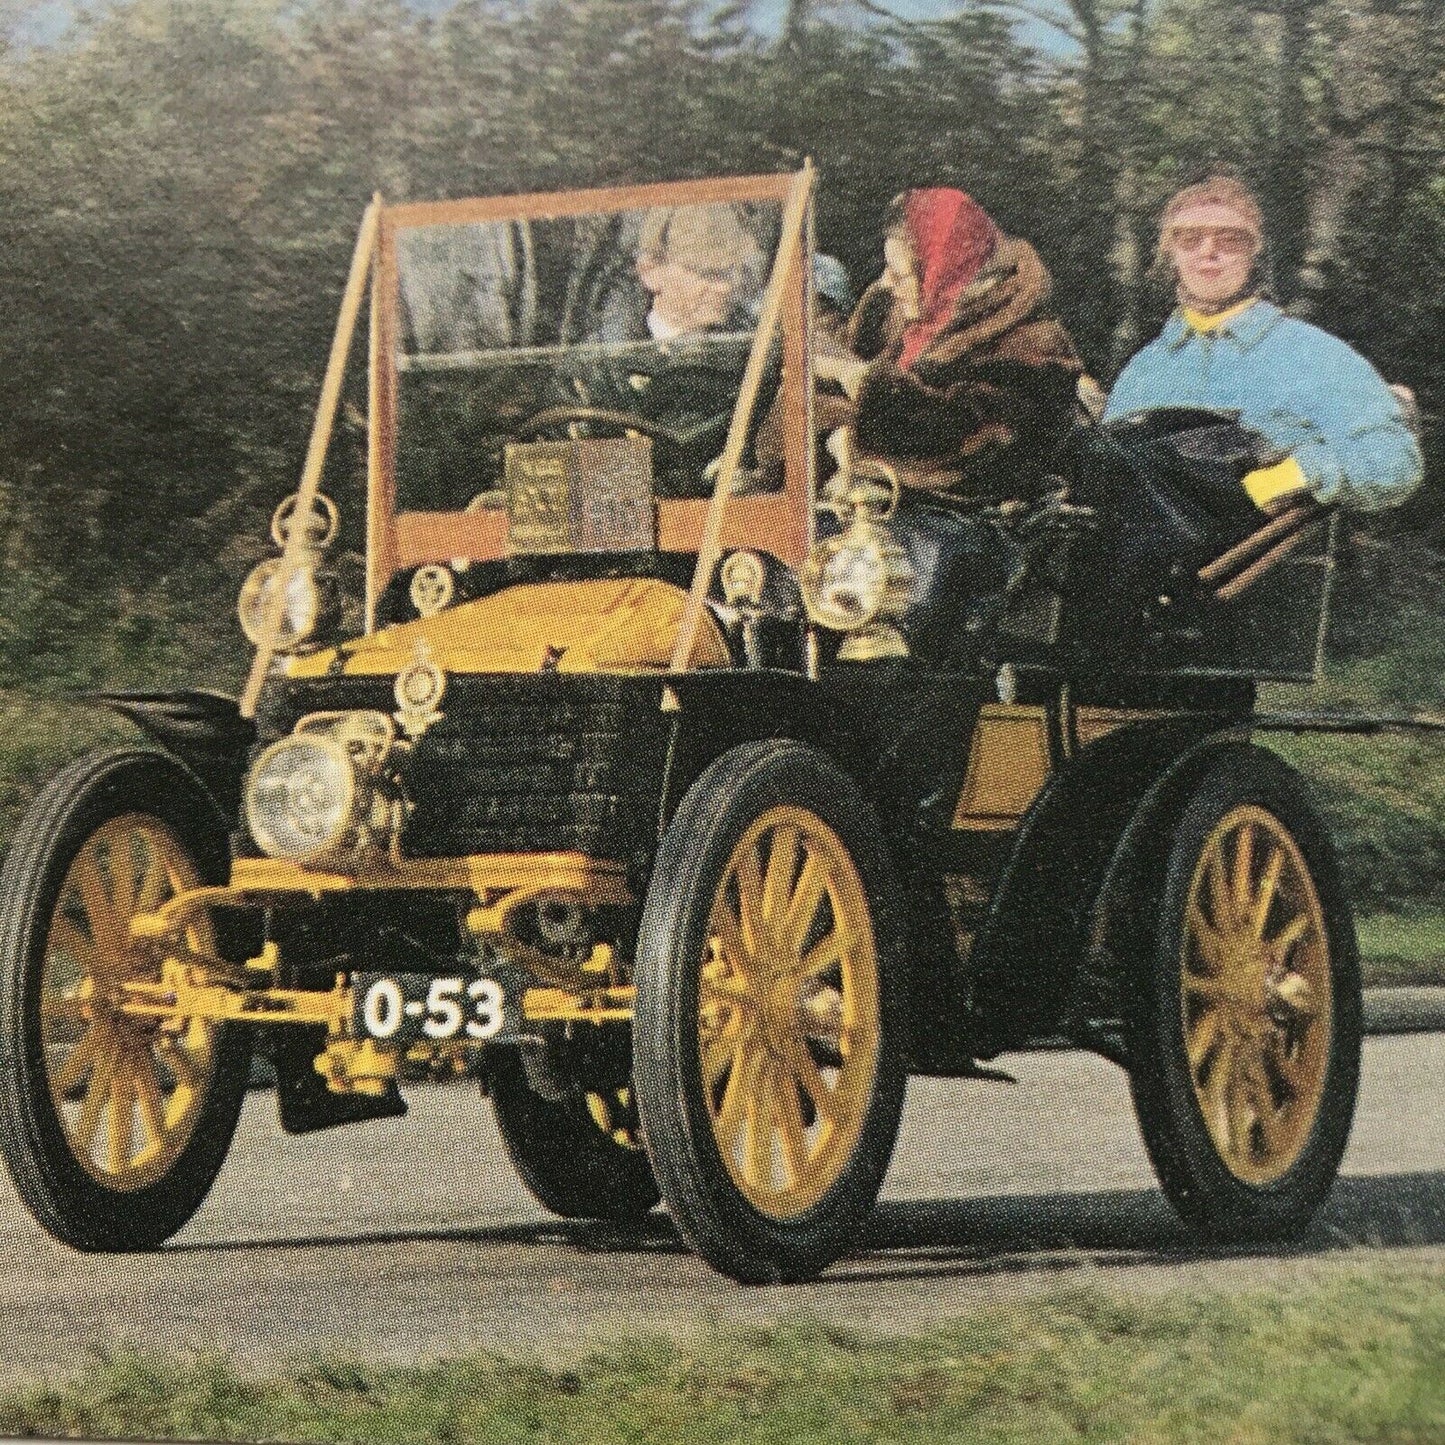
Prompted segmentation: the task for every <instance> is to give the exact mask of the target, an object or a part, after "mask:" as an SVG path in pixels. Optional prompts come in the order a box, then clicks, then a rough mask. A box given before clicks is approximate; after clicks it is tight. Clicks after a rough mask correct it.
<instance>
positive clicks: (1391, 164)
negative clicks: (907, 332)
mask: <svg viewBox="0 0 1445 1445" xmlns="http://www.w3.org/2000/svg"><path fill="white" fill-rule="evenodd" d="M923 10H927V12H928V13H929V14H930V15H931V16H932V17H933V18H930V19H918V18H916V16H917V15H918V14H919V13H920V12H921V11H923ZM42 12H43V13H42ZM53 14H54V4H53V0H52V3H50V4H48V5H39V4H27V3H25V0H0V35H4V36H7V37H10V40H9V43H5V42H3V41H0V558H3V572H0V697H3V708H0V711H3V714H4V716H5V718H6V719H7V720H8V721H7V725H6V727H5V728H4V737H5V739H6V741H5V743H4V752H5V754H6V756H5V757H4V758H0V764H3V765H4V766H3V768H0V771H3V773H4V775H5V778H6V783H5V788H4V790H3V791H0V820H3V817H6V816H8V817H13V814H14V811H15V809H16V808H17V807H18V806H19V805H20V804H21V803H22V802H23V800H24V798H25V797H26V796H27V795H28V793H29V791H30V790H31V788H32V787H33V785H34V783H35V782H36V781H37V780H38V779H39V778H40V777H42V776H43V775H44V773H45V772H46V771H48V770H49V768H50V767H52V766H53V765H54V763H55V762H56V761H57V760H58V758H59V757H60V756H61V755H63V754H64V753H65V752H67V751H70V750H73V749H74V748H75V747H77V746H79V745H81V744H82V743H83V742H85V741H88V740H90V739H91V738H93V737H94V736H97V735H98V734H99V733H100V731H102V730H103V728H104V726H105V725H103V724H101V723H99V722H89V721H78V720H77V715H76V714H75V713H74V712H72V711H71V710H69V709H67V708H66V707H64V706H63V704H62V703H61V702H60V701H58V700H60V699H63V698H64V697H66V696H67V695H68V694H70V693H71V692H72V691H74V690H76V689H79V688H85V687H91V686H97V685H122V684H124V685H144V684H162V683H165V682H180V681H186V682H190V683H194V682H195V681H196V680H197V679H202V680H205V681H207V682H208V683H210V684H211V685H220V686H227V685H234V684H235V683H236V682H237V681H238V679H239V677H240V675H241V672H242V669H243V667H244V664H245V660H246V659H245V655H244V652H243V649H242V647H241V639H240V637H239V633H238V631H237V629H236V627H235V624H234V622H233V620H232V614H231V599H232V598H233V597H234V595H235V592H236V588H237V586H238V584H239V581H240V579H241V577H242V576H243V575H244V573H245V571H246V570H247V569H248V568H249V567H250V566H251V565H252V564H253V563H254V562H255V561H256V560H257V559H258V558H259V557H260V556H262V555H264V554H265V553H266V552H267V551H268V550H269V548H268V546H267V543H266V539H265V521H266V518H267V516H268V515H269V513H270V510H271V509H272V507H273V506H274V505H275V503H276V501H277V500H278V499H279V498H280V497H281V496H282V495H283V494H284V493H285V492H286V491H288V490H290V489H291V487H293V486H294V483H295V478H296V476H297V474H298V473H299V468H300V460H301V456H302V453H303V450H304V447H305V442H306V437H307V434H308V430H309V426H310V419H311V412H312V408H313V406H314V402H315V397H316V393H317V390H318V388H319V383H320V373H321V369H322V367H323V366H324V364H325V357H326V351H327V346H328V343H329V339H330V332H331V327H332V324H333V320H334V315H335V309H336V305H337V300H338V297H339V292H340V288H341V285H342V282H343V279H344V275H345V270H346V265H347V261H348V258H349V255H350V249H351V246H352V242H353V239H354V234H355V227H356V225H357V223H358V221H359V218H360V215H361V211H362V208H363V207H364V205H365V203H366V201H367V199H368V198H369V196H370V195H371V194H372V193H373V192H374V191H378V190H379V191H380V192H382V193H383V195H384V196H385V197H386V198H387V199H388V200H392V201H396V200H403V199H408V198H420V197H437V196H448V195H465V194H475V193H485V192H498V191H511V190H526V189H533V188H542V187H562V186H574V185H588V184H603V183H611V182H626V181H644V180H662V179H673V178H679V177H684V176H695V175H706V174H714V173H718V172H726V171H751V170H777V169H783V168H787V167H792V166H795V165H797V164H798V162H799V161H800V160H801V158H802V157H803V156H804V155H812V156H813V157H814V158H815V160H816V161H817V163H818V165H819V166H820V168H821V172H822V178H823V191H822V199H821V202H820V214H819V239H820V244H821V245H822V247H823V248H824V249H826V250H829V251H832V252H834V253H835V254H837V255H839V256H840V257H842V258H843V259H844V260H845V261H846V262H847V263H848V264H849V266H850V268H851V269H852V272H853V275H854V279H855V281H856V282H860V283H861V282H862V281H864V280H866V279H867V277H868V275H869V274H870V273H871V268H873V267H875V266H876V265H877V264H878V260H879V254H878V253H879V246H880V237H879V218H880V217H881V215H882V212H883V209H884V207H885V205H886V203H887V201H888V199H889V198H890V197H891V196H893V195H894V194H895V193H896V192H898V191H899V190H902V189H904V188H905V187H907V186H909V185H915V184H957V185H961V186H963V187H965V188H966V189H968V190H969V191H971V192H972V193H973V194H975V195H976V196H978V197H979V199H980V200H981V201H982V202H983V203H984V204H985V205H986V206H987V207H988V208H989V209H990V210H992V211H993V212H994V214H995V215H996V216H997V217H998V218H999V219H1000V221H1001V222H1002V223H1003V225H1004V226H1005V227H1006V228H1008V229H1011V230H1014V231H1016V232H1019V233H1021V234H1024V235H1026V236H1028V237H1029V238H1030V239H1032V240H1033V241H1034V242H1035V243H1036V244H1037V245H1038V247H1039V249H1040V251H1041V252H1042V253H1043V255H1044V257H1045V259H1046V260H1047V262H1048V263H1049V264H1050V265H1051V267H1052V268H1053V270H1054V273H1055V276H1056V279H1057V283H1058V297H1059V302H1060V306H1061V309H1062V311H1063V313H1064V315H1065V318H1066V319H1067V321H1068V322H1069V324H1070V326H1071V327H1072V329H1073V330H1074V333H1075V335H1076V337H1077V339H1078V340H1079V342H1080V345H1081V347H1082V349H1083V350H1084V352H1085V355H1086V357H1087V360H1088V362H1089V364H1090V367H1091V369H1092V370H1093V371H1094V373H1095V374H1096V375H1097V376H1098V377H1100V378H1101V379H1102V380H1104V381H1105V382H1107V381H1108V380H1109V379H1110V378H1111V377H1112V375H1113V374H1114V373H1115V372H1116V371H1117V369H1118V367H1119V366H1120V365H1121V364H1122V362H1123V361H1124V360H1125V359H1127V357H1128V355H1129V354H1130V353H1131V352H1132V350H1133V349H1134V348H1135V347H1136V346H1138V345H1139V344H1141V343H1142V342H1143V341H1144V340H1146V339H1147V338H1148V337H1149V336H1150V335H1151V334H1152V333H1153V331H1154V330H1155V329H1156V327H1157V325H1158V324H1159V322H1160V321H1161V320H1162V318H1163V315H1164V314H1165V312H1166V310H1167V308H1168V305H1169V300H1170V298H1169V297H1168V296H1167V295H1165V294H1164V293H1163V292H1162V291H1161V290H1160V289H1159V288H1158V287H1157V285H1156V284H1155V283H1154V282H1152V281H1151V280H1150V278H1149V275H1148V270H1149V265H1150V261H1151V256H1152V245H1153V219H1154V217H1155V216H1156V215H1157V212H1158V208H1159V205H1160V203H1161V202H1162V200H1163V198H1164V197H1165V196H1166V195H1167V194H1168V193H1169V192H1170V190H1171V189H1172V188H1173V187H1175V186H1176V185H1177V184H1179V183H1181V182H1182V181H1184V180H1187V179H1189V178H1191V176H1192V174H1193V173H1194V172H1195V171H1197V170H1198V169H1199V168H1200V167H1202V166H1203V165H1205V164H1207V163H1210V162H1213V161H1216V160H1225V161H1229V162H1232V163H1234V164H1236V165H1238V166H1239V167H1241V168H1242V169H1243V170H1244V172H1245V173H1246V174H1247V175H1248V176H1249V177H1250V178H1251V179H1252V180H1253V181H1254V183H1255V184H1256V185H1257V186H1258V188H1259V189H1260V192H1261V194H1262V196H1263V198H1264V200H1265V209H1266V212H1267V215H1268V217H1269V222H1270V229H1271V235H1272V242H1273V245H1272V264H1273V284H1274V288H1275V292H1276V294H1277V295H1278V297H1279V299H1280V300H1281V301H1282V302H1284V303H1286V304H1288V305H1290V306H1291V307H1292V308H1294V309H1295V310H1297V311H1299V312H1300V313H1301V314H1305V315H1308V316H1310V317H1312V318H1313V319H1315V320H1318V321H1320V322H1321V323H1322V324H1325V325H1327V326H1329V327H1330V328H1331V329H1332V330H1335V331H1337V332H1338V333H1339V334H1341V335H1343V336H1344V337H1346V338H1347V339H1348V340H1349V341H1351V342H1352V343H1354V344H1355V345H1356V346H1358V347H1360V348H1361V349H1362V350H1363V351H1365V353H1366V354H1367V355H1369V356H1370V357H1371V359H1372V360H1374V361H1375V363H1376V364H1377V365H1378V366H1379V368H1380V369H1381V371H1382V372H1384V373H1385V375H1386V376H1387V377H1388V378H1389V379H1390V380H1392V381H1399V382H1405V383H1408V384H1409V385H1411V386H1412V387H1414V388H1415V390H1416V391H1417V393H1418V395H1419V397H1420V400H1421V404H1422V408H1423V411H1424V414H1425V419H1426V446H1427V452H1428V457H1429V463H1430V473H1431V475H1432V476H1433V475H1435V474H1438V472H1439V463H1440V461H1441V450H1442V441H1441V437H1440V432H1439V428H1438V425H1437V418H1438V417H1439V415H1440V413H1441V409H1442V406H1445V351H1442V349H1441V347H1440V345H1439V343H1438V340H1437V337H1438V336H1439V334H1440V330H1441V325H1442V322H1445V288H1441V287H1439V286H1438V285H1437V284H1436V278H1437V277H1438V275H1439V274H1440V269H1441V263H1442V262H1445V178H1442V168H1441V164H1440V162H1441V158H1442V154H1445V7H1442V6H1440V5H1439V4H1438V3H1437V0H953V3H949V0H939V3H937V4H933V5H930V6H926V7H925V6H920V5H918V4H917V3H911V4H910V6H909V10H908V15H909V16H912V17H915V18H907V17H902V18H900V16H898V15H895V14H894V13H893V12H892V11H891V10H890V9H889V8H888V6H887V5H886V4H884V3H882V0H787V3H784V4H781V5H780V4H779V3H778V0H771V3H764V0H758V3H748V0H724V3H710V4H703V3H701V0H455V3H451V4H447V3H445V0H430V3H426V4H423V3H422V0H415V3H414V4H411V5H408V4H404V3H401V0H99V3H94V4H87V5H83V6H80V7H79V8H78V9H77V10H76V11H75V12H74V14H73V16H72V23H71V24H70V25H69V26H68V27H67V28H66V29H65V30H64V31H63V33H61V34H59V35H58V37H56V38H53V39H50V40H48V41H47V43H45V44H34V43H25V42H24V40H23V39H22V37H24V36H26V35H32V36H33V35H34V34H35V33H36V30H37V19H45V18H46V17H48V16H53ZM362 399H363V398H362V396H361V394H360V392H359V390H358V392H357V393H356V394H355V395H354V396H353V397H352V398H351V404H350V406H348V407H346V408H344V409H343V421H342V426H341V428H340V431H339V434H338V437H337V440H336V443H335V444H334V446H333V457H332V462H331V471H332V473H333V475H332V476H331V477H330V478H329V479H328V488H329V489H330V490H332V492H333V494H335V495H337V496H338V497H340V498H343V499H345V498H348V497H353V498H354V497H355V495H356V492H355V490H354V487H355V482H356V473H357V471H358V468H359V465H360V462H361V445H360V444H361V413H360V410H359V406H358V403H360V402H361V400H362ZM1438 497H1439V492H1438V490H1437V485H1436V484H1434V483H1431V484H1429V485H1427V487H1426V488H1425V489H1424V491H1423V492H1422V493H1421V495H1420V496H1419V497H1418V498H1417V499H1416V501H1415V502H1414V503H1412V504H1411V505H1410V506H1409V507H1408V508H1406V509H1404V510H1403V511H1402V512H1400V513H1397V514H1394V515H1392V516H1391V517H1389V518H1386V519H1383V520H1381V521H1374V522H1371V523H1369V524H1359V525H1356V526H1353V527H1352V529H1351V532H1352V535H1351V536H1350V538H1349V539H1348V545H1347V548H1346V552H1347V557H1346V562H1347V565H1346V567H1345V569H1344V572H1343V575H1342V579H1341V588H1340V597H1339V607H1338V609H1337V622H1336V627H1335V632H1334V642H1335V658H1334V663H1333V667H1332V682H1331V684H1330V696H1331V698H1332V700H1335V701H1341V702H1365V703H1371V704H1375V703H1379V702H1382V701H1383V702H1385V703H1387V704H1390V705H1394V704H1399V703H1406V702H1408V703H1425V704H1427V705H1428V704H1433V703H1437V702H1438V701H1439V700H1440V698H1441V694H1442V684H1441V682H1440V677H1441V671H1442V668H1441V664H1442V661H1445V631H1442V629H1441V627H1440V623H1439V615H1438V613H1439V604H1438V597H1439V595H1440V586H1441V582H1442V573H1445V566H1442V559H1441V549H1442V545H1445V524H1442V521H1441V518H1440V516H1439V507H1438ZM356 510H357V509H356V508H355V506H354V505H353V506H352V507H351V508H350V514H351V515H350V517H349V522H350V525H351V526H352V527H353V528H356V527H357V525H358V521H359V519H358V518H357V517H356ZM1295 754H1296V756H1297V758H1298V759H1299V760H1300V761H1301V762H1303V763H1304V764H1305V765H1306V766H1307V767H1309V768H1310V769H1311V771H1312V772H1313V773H1314V774H1315V776H1316V777H1317V779H1318V780H1319V781H1320V783H1321V786H1322V789H1323V792H1324V796H1325V799H1326V802H1327V805H1328V806H1329V807H1330V810H1331V812H1332V813H1333V814H1334V816H1335V820H1336V822H1337V824H1338V825H1339V827H1340V829H1341V832H1342V835H1343V837H1344V841H1345V843H1346V849H1347V859H1348V863H1349V866H1350V870H1351V873H1352V878H1353V882H1354V884H1355V887H1356V892H1357V895H1358V896H1359V897H1360V899H1361V900H1362V902H1363V903H1364V904H1365V905H1366V907H1367V908H1368V909H1370V910H1373V911H1385V910H1400V909H1404V910H1406V911H1409V910H1411V909H1417V908H1420V907H1424V906H1425V905H1426V903H1427V902H1428V901H1429V900H1430V899H1431V897H1432V896H1433V895H1434V894H1435V893H1437V892H1438V891H1439V885H1440V883H1441V882H1442V881H1445V782H1442V771H1441V769H1440V767H1439V763H1440V756H1439V752H1438V750H1437V749H1436V748H1434V747H1433V746H1432V745H1430V744H1428V743H1420V742H1406V743H1389V744H1385V745H1381V746H1371V745H1364V744H1360V743H1358V742H1353V741H1352V742H1350V743H1348V744H1340V743H1329V744H1317V743H1308V744H1301V745H1299V746H1298V747H1297V748H1296V749H1295Z"/></svg>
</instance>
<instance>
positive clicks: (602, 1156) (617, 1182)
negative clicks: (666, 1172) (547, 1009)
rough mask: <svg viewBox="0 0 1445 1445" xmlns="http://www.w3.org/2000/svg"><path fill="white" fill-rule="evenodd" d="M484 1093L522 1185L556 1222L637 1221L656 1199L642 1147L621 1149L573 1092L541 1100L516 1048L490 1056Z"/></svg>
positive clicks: (584, 1101)
mask: <svg viewBox="0 0 1445 1445" xmlns="http://www.w3.org/2000/svg"><path fill="white" fill-rule="evenodd" d="M487 1079H488V1092H489V1093H490V1094H491V1098H492V1106H493V1108H494V1109H495V1111H496V1118H497V1128H498V1129H499V1130H500V1132H501V1135H502V1142H503V1143H504V1144H505V1145H506V1148H507V1153H508V1155H510V1156H511V1160H512V1163H513V1165H514V1166H515V1168H516V1170H517V1173H518V1175H519V1176H520V1177H521V1180H522V1183H523V1184H525V1185H526V1186H527V1188H528V1190H530V1191H531V1194H532V1196H533V1198H535V1199H536V1200H537V1202H538V1203H539V1204H541V1205H542V1207H543V1208H544V1209H549V1210H551V1212H552V1213H553V1214H556V1215H560V1216H561V1217H562V1218H563V1219H605V1220H611V1221H613V1222H615V1223H625V1222H627V1221H629V1220H637V1219H641V1218H643V1217H644V1216H646V1215H647V1214H648V1213H650V1212H651V1211H652V1210H653V1209H655V1208H656V1207H657V1202H658V1199H659V1198H660V1197H661V1196H660V1195H659V1194H658V1190H657V1181H656V1180H655V1179H654V1178H653V1177H652V1164H651V1162H650V1161H649V1159H648V1157H647V1153H646V1151H645V1150H644V1149H642V1148H641V1147H638V1148H635V1149H633V1148H628V1147H627V1146H626V1145H624V1144H619V1143H617V1142H616V1141H615V1140H613V1139H611V1138H609V1137H608V1136H607V1135H606V1134H604V1133H603V1132H602V1130H601V1129H600V1128H598V1126H597V1123H596V1121H595V1120H594V1119H593V1117H592V1115H591V1113H590V1112H589V1110H588V1108H587V1103H586V1099H585V1098H584V1096H583V1094H582V1093H581V1092H580V1091H579V1092H577V1093H570V1094H568V1095H567V1096H566V1098H564V1099H561V1100H559V1101H556V1102H554V1101H552V1100H550V1099H545V1098H543V1097H542V1095H541V1094H539V1093H537V1092H536V1090H535V1089H533V1088H532V1086H531V1084H530V1083H528V1081H527V1073H526V1069H525V1068H524V1067H523V1065H522V1061H521V1059H520V1058H519V1057H518V1054H517V1051H516V1049H513V1048H498V1049H496V1050H494V1051H493V1054H492V1058H491V1061H490V1063H489V1064H488V1068H487Z"/></svg>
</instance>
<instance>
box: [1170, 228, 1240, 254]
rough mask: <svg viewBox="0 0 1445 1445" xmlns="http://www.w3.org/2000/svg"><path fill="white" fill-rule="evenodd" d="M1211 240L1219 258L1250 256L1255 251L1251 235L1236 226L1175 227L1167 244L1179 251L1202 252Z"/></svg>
mask: <svg viewBox="0 0 1445 1445" xmlns="http://www.w3.org/2000/svg"><path fill="white" fill-rule="evenodd" d="M1211 240H1213V242H1214V249H1215V250H1216V251H1218V252H1219V254H1220V255H1221V256H1245V255H1250V254H1252V253H1253V251H1254V249H1255V240H1254V236H1253V234H1252V233H1251V232H1249V231H1246V230H1244V229H1243V228H1242V227H1238V226H1175V227H1174V228H1173V230H1171V231H1170V232H1169V244H1170V245H1171V246H1177V247H1178V248H1179V249H1180V250H1181V251H1200V250H1203V249H1204V247H1205V246H1206V245H1207V244H1208V243H1209V241H1211Z"/></svg>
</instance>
